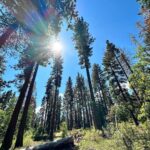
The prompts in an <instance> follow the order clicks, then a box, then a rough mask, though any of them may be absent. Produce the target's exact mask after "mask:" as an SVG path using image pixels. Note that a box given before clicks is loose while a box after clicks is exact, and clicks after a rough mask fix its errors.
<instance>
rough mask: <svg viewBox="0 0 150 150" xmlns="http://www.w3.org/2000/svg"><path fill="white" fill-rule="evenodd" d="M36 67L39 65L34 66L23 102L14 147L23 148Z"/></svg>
mask: <svg viewBox="0 0 150 150" xmlns="http://www.w3.org/2000/svg"><path fill="white" fill-rule="evenodd" d="M38 66H39V65H38V64H36V66H35V70H34V74H33V77H32V81H31V83H30V86H29V90H28V95H27V98H26V102H25V106H24V110H23V114H22V118H21V121H20V125H19V130H18V134H17V140H16V144H15V147H21V146H23V135H24V130H25V126H26V120H27V115H28V109H29V106H30V102H31V97H32V92H33V87H34V82H35V78H36V75H37V71H38Z"/></svg>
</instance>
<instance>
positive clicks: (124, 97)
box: [110, 66, 139, 126]
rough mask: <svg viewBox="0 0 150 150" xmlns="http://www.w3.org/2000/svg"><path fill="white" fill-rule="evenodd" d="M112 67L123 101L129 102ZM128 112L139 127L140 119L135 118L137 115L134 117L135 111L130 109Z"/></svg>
mask: <svg viewBox="0 0 150 150" xmlns="http://www.w3.org/2000/svg"><path fill="white" fill-rule="evenodd" d="M110 67H111V71H112V74H113V75H114V77H115V80H116V82H117V85H118V87H119V90H120V92H121V94H122V97H123V99H124V100H125V102H128V100H127V98H126V96H125V94H124V92H123V89H122V87H121V85H120V83H119V81H118V78H117V76H116V74H115V72H114V70H113V68H112V66H110ZM128 110H129V111H130V115H131V117H132V118H133V121H134V123H135V125H136V126H138V125H139V121H138V119H137V118H136V117H135V115H134V113H133V111H132V110H131V109H128Z"/></svg>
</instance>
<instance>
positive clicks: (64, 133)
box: [60, 122, 68, 138]
mask: <svg viewBox="0 0 150 150" xmlns="http://www.w3.org/2000/svg"><path fill="white" fill-rule="evenodd" d="M60 131H61V132H62V138H64V137H66V136H67V135H68V129H67V123H66V122H62V123H61V125H60Z"/></svg>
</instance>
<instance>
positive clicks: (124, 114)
mask: <svg viewBox="0 0 150 150" xmlns="http://www.w3.org/2000/svg"><path fill="white" fill-rule="evenodd" d="M115 117H116V118H115ZM129 118H130V115H129V111H128V109H127V108H126V107H125V106H124V105H114V106H112V107H111V110H110V112H109V120H110V121H113V122H115V121H116V119H117V121H118V122H122V121H124V122H125V121H128V120H129Z"/></svg>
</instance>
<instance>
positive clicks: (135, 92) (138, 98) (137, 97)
mask: <svg viewBox="0 0 150 150" xmlns="http://www.w3.org/2000/svg"><path fill="white" fill-rule="evenodd" d="M115 57H116V60H117V62H118V64H119V66H120V67H121V69H122V71H123V73H124V75H125V76H126V78H127V80H128V82H129V83H130V81H129V77H128V75H127V74H126V72H125V70H124V68H123V66H122V65H121V63H120V61H119V59H118V57H117V56H115ZM128 65H129V64H128ZM130 68H131V67H130ZM131 88H132V90H133V92H134V94H135V96H136V99H137V100H138V102H139V103H141V99H140V97H139V95H138V93H137V91H136V89H135V88H134V86H133V85H132V84H131Z"/></svg>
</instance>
